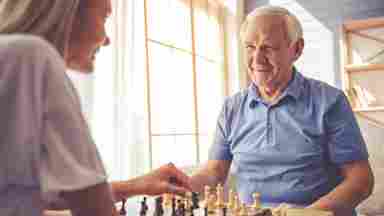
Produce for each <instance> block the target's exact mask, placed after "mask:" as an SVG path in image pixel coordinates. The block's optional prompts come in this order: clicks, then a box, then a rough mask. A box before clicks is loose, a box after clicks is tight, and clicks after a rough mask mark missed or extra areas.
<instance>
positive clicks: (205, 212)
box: [204, 207, 208, 216]
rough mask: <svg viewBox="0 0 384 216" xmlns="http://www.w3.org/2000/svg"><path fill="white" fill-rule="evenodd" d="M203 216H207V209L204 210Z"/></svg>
mask: <svg viewBox="0 0 384 216" xmlns="http://www.w3.org/2000/svg"><path fill="white" fill-rule="evenodd" d="M204 216H208V208H207V207H205V208H204Z"/></svg>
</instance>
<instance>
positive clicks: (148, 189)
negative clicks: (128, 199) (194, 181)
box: [136, 163, 191, 195]
mask: <svg viewBox="0 0 384 216" xmlns="http://www.w3.org/2000/svg"><path fill="white" fill-rule="evenodd" d="M136 180H137V181H139V182H141V184H140V185H139V187H143V194H146V195H160V194H163V193H172V194H178V195H183V194H185V192H187V191H191V185H190V180H189V177H188V176H187V175H185V174H184V173H183V172H182V171H180V170H179V169H177V168H176V167H175V165H173V164H172V163H169V164H166V165H163V166H161V167H160V168H158V169H156V170H154V171H152V172H150V173H148V174H146V175H143V176H140V177H138V178H137V179H136Z"/></svg>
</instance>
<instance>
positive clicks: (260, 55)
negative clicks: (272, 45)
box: [251, 48, 267, 63]
mask: <svg viewBox="0 0 384 216" xmlns="http://www.w3.org/2000/svg"><path fill="white" fill-rule="evenodd" d="M251 57H252V58H253V59H254V60H255V62H256V63H265V62H266V60H267V58H266V55H265V52H264V51H263V50H262V49H260V48H256V49H254V50H253V52H252V53H251Z"/></svg>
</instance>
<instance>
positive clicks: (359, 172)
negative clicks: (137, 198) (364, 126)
mask: <svg viewBox="0 0 384 216" xmlns="http://www.w3.org/2000/svg"><path fill="white" fill-rule="evenodd" d="M240 35H241V40H242V44H243V46H244V50H245V56H246V60H247V61H246V66H247V73H248V76H249V79H250V85H249V87H248V88H246V89H244V90H242V91H240V92H238V93H237V94H235V95H233V96H231V97H229V98H227V99H226V101H225V102H224V104H223V108H222V111H221V113H220V114H219V118H218V120H217V127H216V134H215V138H214V142H213V145H212V146H211V149H210V152H209V160H208V162H207V163H206V165H205V166H204V167H203V168H202V169H200V170H199V171H198V172H197V173H196V174H195V175H193V176H192V177H191V183H192V187H193V188H194V190H195V191H203V189H204V186H205V185H209V186H214V185H216V184H217V183H219V182H225V181H226V178H227V176H228V173H229V170H230V167H231V172H232V174H233V175H234V176H235V178H236V189H237V191H238V194H239V198H240V201H241V202H242V203H246V204H248V205H249V204H251V203H252V199H253V197H252V194H253V193H254V192H258V193H260V195H261V196H260V199H261V203H262V204H264V205H271V206H276V205H279V203H282V202H284V203H289V204H291V205H294V206H297V207H306V208H310V209H323V210H329V211H331V212H334V213H335V215H337V216H352V215H355V214H356V213H355V211H354V209H355V207H356V206H357V205H358V204H359V203H360V202H361V201H363V200H364V199H366V198H367V197H368V196H369V195H370V194H371V192H372V189H373V184H374V182H373V174H372V170H371V167H370V164H369V161H368V153H367V148H366V145H365V142H364V140H363V137H362V134H361V132H360V129H359V127H358V124H357V122H356V119H355V117H354V114H353V112H352V109H351V107H350V105H349V103H348V100H347V98H346V96H345V95H344V93H343V92H342V91H341V90H339V89H336V88H334V87H332V86H330V85H328V84H326V83H324V82H321V81H318V80H315V79H310V78H307V77H305V76H304V75H303V74H302V72H301V71H299V70H298V69H297V68H296V67H294V62H296V60H298V59H299V57H300V56H301V54H302V51H303V49H304V38H303V30H302V27H301V24H300V22H299V20H298V19H297V18H296V17H295V16H294V15H293V14H292V13H290V12H289V11H288V10H286V9H284V8H281V7H276V6H265V7H260V8H256V9H255V10H253V11H252V12H251V13H250V14H249V15H248V16H247V17H246V19H245V21H244V23H243V25H242V27H241V33H240Z"/></svg>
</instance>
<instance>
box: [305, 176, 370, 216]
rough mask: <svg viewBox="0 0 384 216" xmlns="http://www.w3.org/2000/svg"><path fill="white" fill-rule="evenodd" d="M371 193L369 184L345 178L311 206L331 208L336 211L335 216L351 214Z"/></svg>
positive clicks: (348, 215)
mask: <svg viewBox="0 0 384 216" xmlns="http://www.w3.org/2000/svg"><path fill="white" fill-rule="evenodd" d="M367 188H368V189H367ZM370 193H371V191H370V189H369V187H367V185H364V184H361V183H360V184H357V183H356V182H352V181H347V180H345V181H343V182H342V183H341V184H340V185H338V186H337V187H336V188H335V189H334V190H332V191H331V192H330V193H328V194H327V195H325V196H323V197H321V198H320V199H319V200H317V201H316V202H314V203H313V204H312V205H311V206H309V207H310V208H316V209H324V210H330V211H332V212H334V213H335V216H350V215H351V214H352V212H353V211H354V208H355V207H356V206H357V205H358V204H359V203H360V202H361V201H363V200H364V199H366V198H367V197H368V196H369V195H370Z"/></svg>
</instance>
